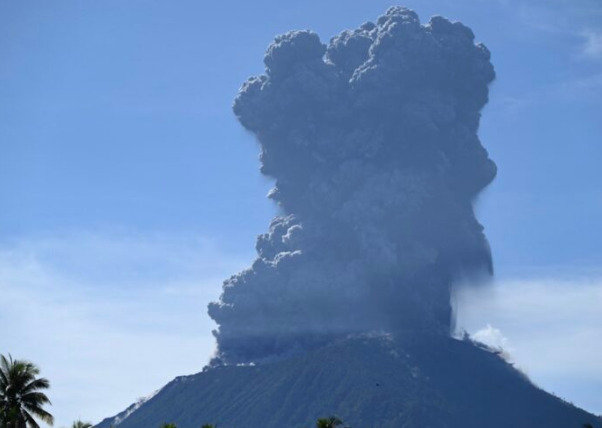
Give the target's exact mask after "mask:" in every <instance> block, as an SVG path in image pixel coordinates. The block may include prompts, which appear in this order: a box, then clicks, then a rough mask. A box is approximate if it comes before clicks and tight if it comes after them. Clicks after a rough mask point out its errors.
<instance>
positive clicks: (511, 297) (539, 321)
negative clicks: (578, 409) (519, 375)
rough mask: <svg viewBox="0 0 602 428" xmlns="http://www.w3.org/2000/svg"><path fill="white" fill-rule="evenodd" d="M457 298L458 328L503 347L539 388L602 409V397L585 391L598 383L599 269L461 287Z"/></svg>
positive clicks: (601, 377) (601, 382) (601, 357)
mask: <svg viewBox="0 0 602 428" xmlns="http://www.w3.org/2000/svg"><path fill="white" fill-rule="evenodd" d="M559 278H560V279H559ZM457 303H458V326H459V327H460V328H464V329H466V331H468V332H469V333H471V334H472V335H473V336H476V339H478V340H480V341H482V342H484V343H487V344H489V345H492V346H494V347H502V348H503V349H504V350H505V351H506V352H508V353H509V354H510V357H511V359H512V361H514V362H515V363H516V364H517V365H518V366H519V367H520V368H521V369H522V370H524V371H525V372H527V373H528V375H529V376H530V377H531V378H532V379H533V380H534V381H535V382H536V383H537V384H539V385H540V386H542V387H543V388H544V389H546V390H549V391H552V392H555V393H556V394H558V395H560V396H561V397H563V398H565V399H568V400H571V401H574V402H575V403H576V404H577V405H581V406H583V407H585V408H586V409H588V410H590V411H593V412H596V413H598V414H599V413H602V398H600V397H599V396H592V395H590V394H588V393H586V391H591V390H592V389H594V390H595V389H596V388H600V387H601V386H602V341H601V340H600V338H602V310H601V309H600V308H602V275H600V274H599V272H598V273H597V274H596V273H592V272H584V273H580V274H576V273H575V272H573V274H572V275H568V274H567V273H566V271H564V273H563V275H562V276H560V277H558V276H556V275H553V276H552V277H548V278H546V277H532V276H529V277H527V278H523V279H521V278H519V279H509V280H502V281H499V282H498V283H496V284H494V285H493V286H492V287H490V288H486V289H480V290H477V291H475V290H474V289H469V288H460V289H459V291H458V295H457ZM543 356H545V357H543ZM576 391H577V392H576ZM578 391H582V392H581V393H579V392H578Z"/></svg>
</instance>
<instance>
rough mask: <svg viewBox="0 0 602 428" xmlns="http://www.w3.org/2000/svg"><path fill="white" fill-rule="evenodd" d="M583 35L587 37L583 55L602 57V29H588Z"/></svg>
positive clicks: (595, 57) (594, 57)
mask: <svg viewBox="0 0 602 428" xmlns="http://www.w3.org/2000/svg"><path fill="white" fill-rule="evenodd" d="M582 36H583V38H584V39H585V40H584V44H583V55H584V56H586V57H589V58H593V59H602V31H594V30H586V31H584V32H583V33H582Z"/></svg>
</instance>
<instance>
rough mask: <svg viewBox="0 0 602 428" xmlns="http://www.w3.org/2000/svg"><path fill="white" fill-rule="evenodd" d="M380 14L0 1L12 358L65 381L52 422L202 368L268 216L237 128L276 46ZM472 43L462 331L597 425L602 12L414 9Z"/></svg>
mask: <svg viewBox="0 0 602 428" xmlns="http://www.w3.org/2000/svg"><path fill="white" fill-rule="evenodd" d="M391 5H392V3H390V2H389V1H381V0H369V1H368V0H363V1H359V0H345V1H343V0H327V1H325V0H320V1H318V0H308V1H295V2H292V1H288V0H256V1H254V2H249V1H221V2H213V1H207V2H200V1H194V0H173V1H159V0H144V1H142V0H128V1H122V0H101V1H88V0H59V1H52V2H50V1H42V0H37V1H33V0H19V1H14V0H0V149H1V150H0V208H1V209H0V353H9V352H10V353H11V354H12V355H13V356H14V357H17V358H27V359H30V360H32V361H34V362H36V363H37V364H38V365H40V366H41V368H42V374H43V375H45V376H46V377H48V378H49V379H50V380H51V383H52V389H51V391H50V392H49V394H50V397H51V399H52V401H53V407H52V413H53V414H54V415H55V416H56V418H57V425H58V426H62V425H68V424H70V423H71V422H72V421H73V420H74V419H76V418H79V417H81V418H83V419H89V420H92V421H93V422H98V421H99V420H100V419H101V418H102V417H105V416H109V415H112V414H114V413H116V412H118V411H120V410H122V409H123V408H125V407H126V406H127V405H129V404H130V403H132V402H133V401H135V400H136V399H137V398H138V397H140V396H144V395H147V394H149V393H151V392H152V391H153V390H155V389H157V388H159V387H161V386H162V385H163V384H165V383H166V382H168V381H169V380H170V379H171V378H173V377H174V376H176V375H181V374H190V373H193V372H197V371H199V370H200V369H201V368H202V367H203V365H204V364H205V363H206V362H207V360H208V358H209V356H210V354H211V352H212V350H213V346H214V344H213V339H212V336H211V333H210V331H211V329H212V328H213V327H214V325H213V324H212V322H211V321H210V319H209V317H208V316H207V315H206V313H205V312H206V309H205V307H206V304H207V302H208V301H209V300H211V299H215V298H217V296H218V295H219V292H220V284H221V280H222V279H224V278H226V277H227V276H229V275H230V274H233V273H236V272H237V271H239V270H240V269H242V268H243V267H245V266H246V265H248V264H249V263H250V261H251V260H252V259H253V257H254V241H255V236H256V235H257V234H258V233H261V232H263V231H265V230H266V229H267V225H268V223H269V220H270V218H271V217H272V216H273V215H274V214H275V213H276V209H275V207H274V206H272V205H271V203H270V202H269V201H268V200H267V199H265V194H266V193H267V191H268V190H269V188H270V182H269V181H268V180H266V179H265V178H263V177H261V176H260V175H259V172H258V161H257V155H258V148H257V146H256V144H254V142H253V139H252V137H251V136H250V135H249V134H247V133H245V132H244V131H243V129H242V127H241V126H240V125H239V124H238V123H237V122H236V120H235V118H234V115H233V114H232V112H231V103H232V100H233V98H234V96H235V94H236V92H237V90H238V87H239V86H240V84H241V83H242V82H243V81H244V80H245V79H246V78H247V77H248V76H250V75H253V74H259V73H261V72H262V71H263V64H262V58H263V53H264V51H265V48H266V47H267V45H268V44H269V43H270V41H271V40H272V39H273V37H274V36H275V35H276V34H279V33H282V32H285V31H287V30H291V29H306V28H307V29H312V30H314V31H316V32H317V33H318V34H320V36H321V37H322V39H323V41H325V42H326V41H328V39H329V38H330V37H331V36H333V35H335V34H337V33H339V32H340V31H342V30H343V29H346V28H355V27H357V26H358V25H359V24H361V23H362V22H364V21H367V20H373V19H375V18H377V17H378V16H379V15H380V14H382V13H383V12H384V11H385V10H386V9H387V8H388V7H389V6H391ZM403 5H405V6H408V7H410V8H412V9H414V10H416V12H417V13H418V14H419V15H420V17H421V19H422V21H423V22H426V21H428V19H429V17H430V16H432V15H443V16H446V17H448V18H450V19H452V20H460V21H462V22H464V23H465V24H466V25H468V26H470V27H471V28H472V29H473V31H474V32H475V34H476V37H477V39H478V40H479V41H482V42H483V43H485V44H486V45H487V46H488V47H489V49H490V50H491V51H492V62H493V63H494V65H495V67H496V71H497V76H498V77H497V79H496V81H495V82H494V84H493V85H492V87H491V93H490V103H489V105H488V106H487V107H486V108H485V110H484V111H483V118H482V124H481V130H480V136H481V139H482V141H483V144H484V145H485V147H487V149H488V150H489V152H490V154H491V157H492V158H493V159H494V160H495V161H496V163H497V164H498V167H499V174H498V177H497V179H496V181H495V182H494V184H493V185H492V186H490V188H489V189H487V190H486V191H485V192H484V194H483V195H482V197H481V198H480V200H479V201H477V212H478V217H479V219H480V221H481V222H482V223H483V225H484V226H485V228H486V229H485V231H486V234H487V236H488V237H489V240H490V242H491V246H492V249H493V255H494V260H495V266H496V279H495V280H494V283H493V286H492V287H491V289H490V290H489V291H484V292H482V293H479V294H475V293H469V292H460V293H459V295H458V297H457V300H458V306H459V325H460V326H461V327H463V328H466V329H467V330H468V331H469V332H471V333H473V334H475V335H476V336H477V337H478V338H480V339H481V340H483V341H487V342H489V343H493V344H496V345H500V346H503V347H504V349H506V351H507V352H508V353H509V354H510V357H511V358H512V359H513V361H514V362H515V363H516V364H517V365H518V366H519V367H520V368H521V369H523V370H524V371H526V372H527V373H528V374H529V375H530V376H531V377H532V379H534V381H535V382H536V383H537V384H538V385H541V386H542V387H544V388H545V389H547V390H550V391H552V392H554V393H556V394H557V395H559V396H561V397H563V398H566V399H567V400H569V401H572V402H574V403H576V404H578V405H580V406H583V407H585V408H586V409H587V410H590V411H592V412H595V413H598V414H601V413H602V309H601V308H602V246H601V245H600V244H599V243H600V242H602V225H601V219H602V174H601V172H600V162H601V160H602V145H601V144H600V143H601V138H602V113H601V112H602V3H601V2H600V1H599V0H525V1H519V0H516V1H514V0H408V1H406V2H405V3H403Z"/></svg>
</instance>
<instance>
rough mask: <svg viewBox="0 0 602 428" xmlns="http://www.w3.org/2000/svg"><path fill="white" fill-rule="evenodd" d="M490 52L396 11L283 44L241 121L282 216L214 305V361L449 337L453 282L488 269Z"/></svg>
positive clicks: (272, 49) (445, 25)
mask: <svg viewBox="0 0 602 428" xmlns="http://www.w3.org/2000/svg"><path fill="white" fill-rule="evenodd" d="M489 59H490V54H489V51H488V50H487V48H485V46H483V45H482V44H475V43H474V35H473V33H472V31H471V30H470V29H469V28H467V27H465V26H464V25H462V24H461V23H458V22H454V23H452V22H450V21H448V20H446V19H445V18H441V17H433V18H432V19H431V20H430V22H429V23H428V24H426V25H421V24H420V22H419V19H418V16H417V15H416V14H415V13H414V12H413V11H411V10H408V9H405V8H401V7H393V8H391V9H389V10H388V11H387V12H386V14H385V15H383V16H381V17H380V18H379V19H378V20H377V22H376V23H375V24H374V23H371V22H368V23H365V24H363V25H362V26H361V27H359V28H358V29H356V30H353V31H344V32H343V33H341V34H339V35H338V36H336V37H334V38H333V39H332V40H331V41H330V43H329V44H328V46H326V45H324V44H322V43H321V42H320V39H319V37H318V36H317V35H316V34H315V33H313V32H310V31H292V32H290V33H287V34H284V35H281V36H278V37H277V38H276V39H275V41H274V42H273V43H272V44H271V45H270V46H269V48H268V50H267V53H266V55H265V59H264V62H265V66H266V72H265V74H264V75H261V76H258V77H252V78H250V79H249V80H248V81H247V82H246V83H244V84H243V86H242V88H241V89H240V92H239V94H238V96H237V98H236V100H235V102H234V112H235V114H236V116H237V117H238V119H239V121H240V123H241V124H242V125H243V126H244V127H245V128H246V129H248V130H249V131H251V132H252V133H254V134H255V136H256V138H257V140H258V141H259V143H260V145H261V172H262V173H263V174H265V175H268V176H270V177H273V178H274V179H275V181H276V183H275V187H274V188H273V189H272V191H271V192H270V194H269V197H270V198H272V199H273V200H274V201H276V202H277V203H278V204H279V206H280V207H281V210H282V213H283V215H282V216H279V217H276V218H274V219H273V220H272V222H271V224H270V228H269V231H268V232H267V233H265V234H263V235H260V236H259V237H258V239H257V244H256V249H257V254H258V257H257V259H256V260H255V262H254V263H253V265H252V266H251V267H250V268H249V269H247V270H245V271H243V272H241V273H239V274H237V275H234V276H232V277H231V278H229V279H228V280H226V281H225V282H224V287H223V293H222V295H221V297H220V300H219V301H218V302H214V303H211V304H210V305H209V314H210V316H211V317H212V318H213V319H214V320H215V321H216V322H217V324H218V325H219V327H218V329H217V330H216V331H215V332H214V334H215V336H216V338H217V343H218V353H217V357H216V360H215V361H214V363H215V362H219V361H221V362H223V363H227V364H232V363H246V362H251V361H261V360H265V359H269V358H274V357H281V356H284V355H287V354H291V353H295V352H298V351H302V350H305V349H308V348H311V347H314V346H319V345H320V344H323V343H325V342H327V341H330V340H332V338H335V337H339V336H344V335H347V334H350V333H361V332H368V331H373V330H378V331H399V330H409V331H424V332H430V333H442V334H448V333H449V330H450V323H451V307H450V287H451V284H452V281H453V279H454V276H455V275H457V274H459V273H460V272H466V271H470V270H486V271H489V272H491V270H492V267H491V266H492V263H491V256H490V252H489V246H488V244H487V240H486V238H485V235H484V234H483V228H482V226H481V225H480V224H479V222H478V221H477V220H476V218H475V215H474V212H473V207H472V201H473V200H474V198H475V196H476V195H477V194H478V193H479V192H480V191H481V190H482V189H483V188H484V187H485V186H487V185H488V184H489V183H490V182H491V181H492V180H493V178H494V177H495V174H496V166H495V164H494V163H493V162H492V161H491V160H490V159H489V157H488V154H487V151H486V150H485V149H484V148H483V146H482V145H481V142H480V141H479V138H478V136H477V130H478V126H479V119H480V113H479V112H480V110H481V108H482V107H483V106H484V105H485V104H486V102H487V96H488V84H489V83H490V82H491V81H492V80H493V79H494V76H495V74H494V71H493V67H492V65H491V63H490V61H489Z"/></svg>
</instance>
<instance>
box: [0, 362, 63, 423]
mask: <svg viewBox="0 0 602 428" xmlns="http://www.w3.org/2000/svg"><path fill="white" fill-rule="evenodd" d="M39 374H40V369H39V368H38V367H37V366H36V365H35V364H33V363H31V362H29V361H25V360H13V358H12V357H11V356H10V355H9V356H8V358H6V357H5V356H4V355H0V428H39V425H38V423H37V422H36V420H35V419H34V417H35V418H38V419H39V420H41V421H43V422H46V423H47V424H49V425H52V424H53V423H54V418H53V416H52V415H51V414H50V413H48V412H47V411H46V410H44V408H43V407H44V405H46V404H50V400H49V399H48V397H47V396H46V395H45V394H44V393H43V392H41V391H42V390H45V389H48V388H49V387H50V382H48V380H47V379H45V378H38V377H37V376H38V375H39Z"/></svg>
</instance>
